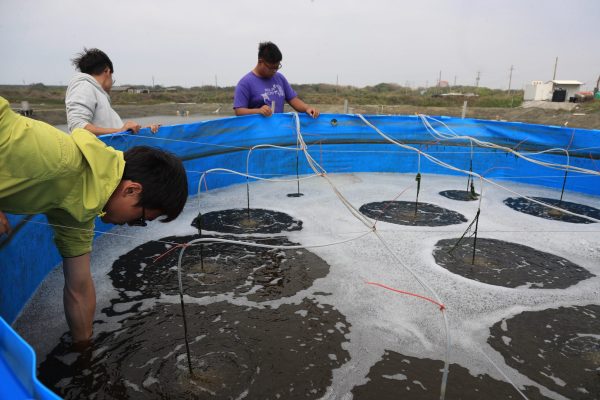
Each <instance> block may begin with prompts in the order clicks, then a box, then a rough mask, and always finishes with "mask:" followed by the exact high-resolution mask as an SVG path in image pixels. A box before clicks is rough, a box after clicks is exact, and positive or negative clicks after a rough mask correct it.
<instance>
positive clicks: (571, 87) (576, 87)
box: [549, 80, 583, 101]
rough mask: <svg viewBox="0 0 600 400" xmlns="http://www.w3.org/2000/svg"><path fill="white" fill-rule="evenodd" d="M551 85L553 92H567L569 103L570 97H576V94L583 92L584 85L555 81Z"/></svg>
mask: <svg viewBox="0 0 600 400" xmlns="http://www.w3.org/2000/svg"><path fill="white" fill-rule="evenodd" d="M549 83H551V84H552V92H554V91H555V90H559V89H563V90H566V91H567V95H566V96H565V101H569V98H570V97H574V96H575V93H577V92H579V91H580V90H581V85H583V82H579V81H568V80H553V81H550V82H549Z"/></svg>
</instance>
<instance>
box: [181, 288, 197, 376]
mask: <svg viewBox="0 0 600 400" xmlns="http://www.w3.org/2000/svg"><path fill="white" fill-rule="evenodd" d="M179 299H180V300H181V314H182V315H183V336H184V339H185V350H186V352H187V360H188V368H189V370H190V376H194V372H193V371H192V356H191V355H190V344H189V342H188V333H187V318H186V316H185V306H184V304H183V292H181V291H179Z"/></svg>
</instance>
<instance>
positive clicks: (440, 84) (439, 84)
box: [438, 71, 442, 87]
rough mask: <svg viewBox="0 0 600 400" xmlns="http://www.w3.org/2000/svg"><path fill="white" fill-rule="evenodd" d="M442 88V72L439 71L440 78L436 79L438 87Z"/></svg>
mask: <svg viewBox="0 0 600 400" xmlns="http://www.w3.org/2000/svg"><path fill="white" fill-rule="evenodd" d="M441 86H442V71H440V76H439V78H438V87H441Z"/></svg>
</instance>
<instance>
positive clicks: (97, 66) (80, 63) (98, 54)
mask: <svg viewBox="0 0 600 400" xmlns="http://www.w3.org/2000/svg"><path fill="white" fill-rule="evenodd" d="M71 62H72V63H73V65H74V66H75V68H77V69H78V70H80V71H81V72H83V73H86V74H90V75H100V74H101V73H102V71H104V70H105V69H106V68H109V69H110V72H111V73H113V72H115V71H114V69H113V64H112V61H110V58H108V56H107V55H106V53H104V52H103V51H102V50H98V49H89V50H88V49H86V48H85V47H84V48H83V52H81V53H79V54H78V55H77V57H75V58H74V59H72V60H71Z"/></svg>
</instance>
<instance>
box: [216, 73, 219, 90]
mask: <svg viewBox="0 0 600 400" xmlns="http://www.w3.org/2000/svg"><path fill="white" fill-rule="evenodd" d="M218 88H219V84H218V83H217V75H216V74H215V89H218Z"/></svg>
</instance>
